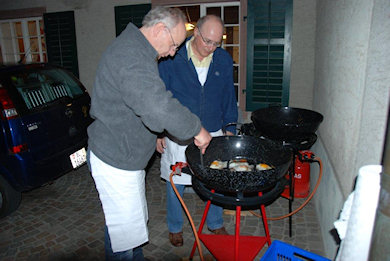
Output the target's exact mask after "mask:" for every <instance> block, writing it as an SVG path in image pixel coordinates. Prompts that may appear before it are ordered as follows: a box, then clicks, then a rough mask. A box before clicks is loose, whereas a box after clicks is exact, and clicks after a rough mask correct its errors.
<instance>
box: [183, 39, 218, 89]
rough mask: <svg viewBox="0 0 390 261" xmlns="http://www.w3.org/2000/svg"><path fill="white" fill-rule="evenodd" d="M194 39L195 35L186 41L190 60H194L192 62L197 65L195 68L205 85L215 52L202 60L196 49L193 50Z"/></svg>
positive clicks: (199, 78)
mask: <svg viewBox="0 0 390 261" xmlns="http://www.w3.org/2000/svg"><path fill="white" fill-rule="evenodd" d="M193 40H194V37H191V39H190V40H189V41H187V42H186V47H187V56H188V60H190V59H191V60H192V63H193V64H194V66H195V70H196V72H197V74H198V80H199V82H200V84H201V85H202V86H203V85H204V83H205V82H206V79H207V73H208V71H209V67H210V64H211V60H212V59H213V53H211V54H209V55H208V56H207V57H205V58H203V59H202V61H200V60H199V59H198V57H197V56H196V55H195V53H194V50H192V45H191V43H192V41H193Z"/></svg>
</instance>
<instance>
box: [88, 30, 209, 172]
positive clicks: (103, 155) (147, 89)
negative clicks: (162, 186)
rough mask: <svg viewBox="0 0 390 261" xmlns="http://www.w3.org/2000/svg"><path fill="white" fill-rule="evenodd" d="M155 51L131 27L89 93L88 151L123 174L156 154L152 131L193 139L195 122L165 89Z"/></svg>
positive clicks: (105, 60) (112, 47) (111, 48)
mask: <svg viewBox="0 0 390 261" xmlns="http://www.w3.org/2000/svg"><path fill="white" fill-rule="evenodd" d="M157 56H158V53H157V51H156V50H155V49H154V48H153V47H152V46H151V45H150V43H149V42H148V41H147V40H146V38H145V37H144V36H143V34H142V33H141V32H140V31H139V29H138V28H137V27H136V26H134V25H133V24H129V25H128V26H127V27H126V29H125V30H124V31H123V32H122V33H121V34H120V35H119V36H118V37H117V38H116V39H115V40H114V41H113V42H112V43H111V45H110V46H109V47H108V48H107V50H106V51H105V52H104V54H103V56H102V58H101V61H100V63H99V66H98V69H97V72H96V78H95V83H94V89H93V93H92V101H91V110H90V114H91V116H92V118H94V119H95V121H94V122H93V123H92V124H91V125H90V126H89V128H88V136H89V138H88V146H89V149H90V150H91V151H92V152H93V153H94V154H95V155H96V156H97V157H98V158H99V159H101V160H102V161H104V162H105V163H107V164H109V165H111V166H113V167H116V168H119V169H124V170H141V169H144V168H145V167H146V165H147V163H148V161H149V159H150V157H151V156H152V154H153V153H154V151H155V147H156V133H159V132H162V131H164V129H165V130H166V131H168V132H169V133H170V134H171V135H173V136H175V137H177V138H178V139H181V140H185V139H190V138H191V137H193V136H195V135H197V134H198V133H199V131H200V128H201V123H200V121H199V118H198V117H197V116H196V115H194V114H192V113H191V112H190V111H189V110H188V109H187V108H186V107H184V106H182V105H181V104H180V103H179V102H178V101H177V100H176V99H174V98H172V94H171V93H170V92H168V91H166V89H165V85H164V83H163V81H162V80H161V79H160V77H159V72H158V67H157Z"/></svg>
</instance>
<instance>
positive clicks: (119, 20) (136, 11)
mask: <svg viewBox="0 0 390 261" xmlns="http://www.w3.org/2000/svg"><path fill="white" fill-rule="evenodd" d="M150 9H151V5H150V4H142V5H125V6H115V28H116V36H118V35H119V34H120V33H121V32H122V31H123V30H124V29H125V28H126V26H127V24H128V23H129V22H132V23H133V24H134V25H136V26H137V27H138V28H140V27H141V26H142V20H143V18H144V16H145V15H146V14H147V13H148V12H149V10H150Z"/></svg>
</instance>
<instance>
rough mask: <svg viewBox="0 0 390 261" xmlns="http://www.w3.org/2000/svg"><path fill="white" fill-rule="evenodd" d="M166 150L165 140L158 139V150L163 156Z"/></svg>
mask: <svg viewBox="0 0 390 261" xmlns="http://www.w3.org/2000/svg"><path fill="white" fill-rule="evenodd" d="M165 148H166V144H165V138H157V141H156V150H157V151H158V152H160V153H161V154H162V153H164V149H165Z"/></svg>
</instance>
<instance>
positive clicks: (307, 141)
mask: <svg viewBox="0 0 390 261" xmlns="http://www.w3.org/2000/svg"><path fill="white" fill-rule="evenodd" d="M316 141H317V135H316V134H314V133H312V134H307V135H305V136H302V137H299V138H295V139H290V140H288V141H285V140H284V141H280V142H282V144H283V146H287V147H290V148H292V149H293V150H308V149H310V148H311V146H313V145H314V143H315V142H316Z"/></svg>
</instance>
